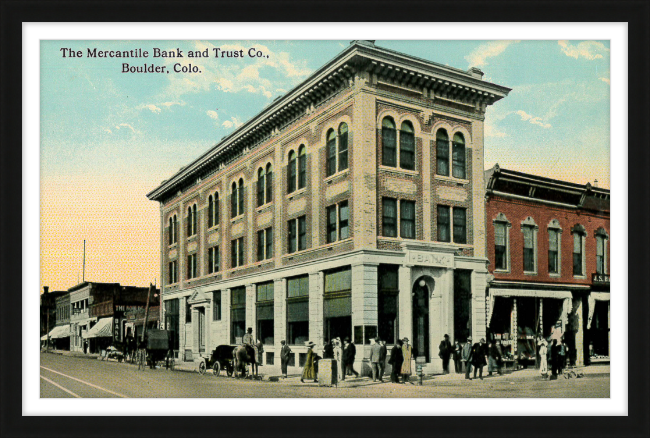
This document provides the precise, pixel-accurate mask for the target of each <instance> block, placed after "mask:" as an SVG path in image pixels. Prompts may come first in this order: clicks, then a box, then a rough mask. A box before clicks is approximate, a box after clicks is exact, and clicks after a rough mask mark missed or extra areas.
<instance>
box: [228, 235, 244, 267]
mask: <svg viewBox="0 0 650 438" xmlns="http://www.w3.org/2000/svg"><path fill="white" fill-rule="evenodd" d="M243 265H244V238H243V237H240V238H239V239H234V240H232V241H231V242H230V266H231V267H232V268H236V267H238V266H243Z"/></svg>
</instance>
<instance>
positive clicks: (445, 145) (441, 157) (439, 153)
mask: <svg viewBox="0 0 650 438" xmlns="http://www.w3.org/2000/svg"><path fill="white" fill-rule="evenodd" d="M436 173H437V174H438V175H442V176H449V141H447V140H438V141H437V142H436Z"/></svg>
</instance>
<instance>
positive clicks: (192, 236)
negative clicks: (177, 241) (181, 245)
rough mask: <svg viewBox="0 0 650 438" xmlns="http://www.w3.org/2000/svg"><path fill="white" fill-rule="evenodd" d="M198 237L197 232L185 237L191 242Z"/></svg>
mask: <svg viewBox="0 0 650 438" xmlns="http://www.w3.org/2000/svg"><path fill="white" fill-rule="evenodd" d="M197 238H198V235H197V234H192V235H191V236H190V237H188V238H187V241H188V242H193V241H195V240H196V239H197Z"/></svg>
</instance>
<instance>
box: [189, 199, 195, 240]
mask: <svg viewBox="0 0 650 438" xmlns="http://www.w3.org/2000/svg"><path fill="white" fill-rule="evenodd" d="M195 234H196V204H194V205H192V206H190V207H187V236H188V237H189V236H193V235H195Z"/></svg>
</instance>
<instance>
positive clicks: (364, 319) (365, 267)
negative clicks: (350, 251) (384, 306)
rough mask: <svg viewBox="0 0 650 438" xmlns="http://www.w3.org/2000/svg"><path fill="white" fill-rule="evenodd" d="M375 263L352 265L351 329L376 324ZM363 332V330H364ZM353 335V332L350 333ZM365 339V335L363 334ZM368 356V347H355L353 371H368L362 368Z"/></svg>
mask: <svg viewBox="0 0 650 438" xmlns="http://www.w3.org/2000/svg"><path fill="white" fill-rule="evenodd" d="M377 266H378V264H376V263H357V264H353V265H352V328H353V330H354V327H356V326H375V327H377V322H378V312H377V307H378V298H379V297H378V281H379V280H378V275H377ZM364 330H365V329H364ZM352 334H353V335H354V331H353V333H352ZM364 338H365V334H364ZM369 355H370V345H357V356H356V358H355V369H357V370H358V371H359V372H360V373H361V374H366V373H367V372H369V371H370V367H369V366H365V367H364V366H363V365H364V364H363V361H364V358H366V357H368V356H369Z"/></svg>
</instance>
